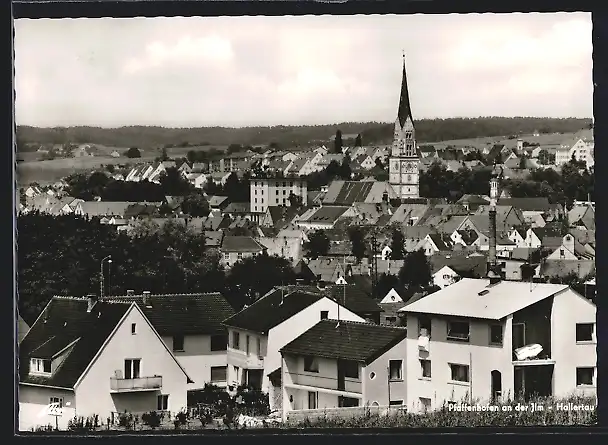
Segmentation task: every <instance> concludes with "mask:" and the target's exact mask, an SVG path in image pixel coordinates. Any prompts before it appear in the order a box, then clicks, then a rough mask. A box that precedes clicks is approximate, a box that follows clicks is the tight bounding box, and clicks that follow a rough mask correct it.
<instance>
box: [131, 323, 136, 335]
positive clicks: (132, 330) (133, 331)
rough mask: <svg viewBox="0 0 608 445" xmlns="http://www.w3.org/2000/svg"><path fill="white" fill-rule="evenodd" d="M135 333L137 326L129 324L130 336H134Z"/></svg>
mask: <svg viewBox="0 0 608 445" xmlns="http://www.w3.org/2000/svg"><path fill="white" fill-rule="evenodd" d="M136 333H137V325H136V324H135V323H131V334H132V335H135V334H136Z"/></svg>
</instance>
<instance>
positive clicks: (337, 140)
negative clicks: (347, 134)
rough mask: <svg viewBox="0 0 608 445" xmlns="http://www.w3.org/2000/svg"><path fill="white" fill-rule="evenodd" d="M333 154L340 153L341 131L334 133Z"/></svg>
mask: <svg viewBox="0 0 608 445" xmlns="http://www.w3.org/2000/svg"><path fill="white" fill-rule="evenodd" d="M334 152H335V153H342V131H341V130H338V131H336V138H335V139H334Z"/></svg>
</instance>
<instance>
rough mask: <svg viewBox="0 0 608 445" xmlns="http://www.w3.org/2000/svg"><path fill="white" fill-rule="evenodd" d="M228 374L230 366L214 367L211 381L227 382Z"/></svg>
mask: <svg viewBox="0 0 608 445" xmlns="http://www.w3.org/2000/svg"><path fill="white" fill-rule="evenodd" d="M227 373H228V366H212V367H211V381H212V382H225V381H226V374H227Z"/></svg>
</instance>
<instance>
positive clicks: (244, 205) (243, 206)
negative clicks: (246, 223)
mask: <svg viewBox="0 0 608 445" xmlns="http://www.w3.org/2000/svg"><path fill="white" fill-rule="evenodd" d="M249 211H250V205H249V203H248V202H231V203H230V204H228V206H226V208H225V209H224V213H249Z"/></svg>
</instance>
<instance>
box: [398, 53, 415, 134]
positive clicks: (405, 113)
mask: <svg viewBox="0 0 608 445" xmlns="http://www.w3.org/2000/svg"><path fill="white" fill-rule="evenodd" d="M397 117H398V118H399V124H400V125H401V127H403V124H405V121H406V120H407V118H408V117H409V118H410V119H411V120H412V122H413V121H414V118H413V117H412V107H411V106H410V94H409V91H408V89H407V73H406V72H405V52H404V53H403V76H402V78H401V96H400V97H399V110H398V111H397Z"/></svg>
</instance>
